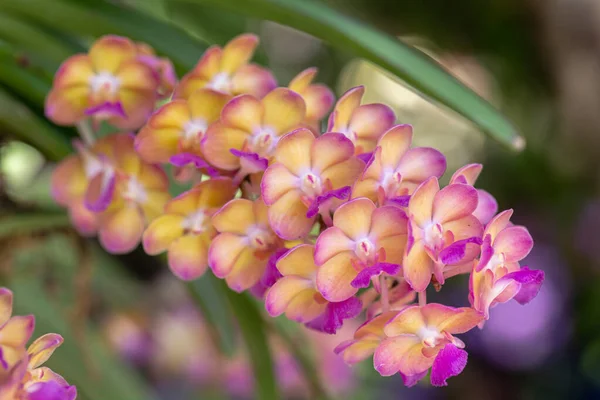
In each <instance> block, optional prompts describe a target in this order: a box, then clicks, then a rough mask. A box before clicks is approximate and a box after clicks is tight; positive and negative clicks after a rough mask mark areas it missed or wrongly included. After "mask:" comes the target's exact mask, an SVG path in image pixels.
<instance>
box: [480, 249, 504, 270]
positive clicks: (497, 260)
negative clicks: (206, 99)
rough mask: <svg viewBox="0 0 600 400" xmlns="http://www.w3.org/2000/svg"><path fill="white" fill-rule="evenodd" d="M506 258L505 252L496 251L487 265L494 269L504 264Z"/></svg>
mask: <svg viewBox="0 0 600 400" xmlns="http://www.w3.org/2000/svg"><path fill="white" fill-rule="evenodd" d="M505 260H506V257H504V253H494V255H493V256H492V257H491V258H490V261H488V263H487V265H486V266H485V267H486V268H489V269H491V270H492V271H494V270H495V269H496V268H497V267H499V266H501V265H503V264H504V262H505Z"/></svg>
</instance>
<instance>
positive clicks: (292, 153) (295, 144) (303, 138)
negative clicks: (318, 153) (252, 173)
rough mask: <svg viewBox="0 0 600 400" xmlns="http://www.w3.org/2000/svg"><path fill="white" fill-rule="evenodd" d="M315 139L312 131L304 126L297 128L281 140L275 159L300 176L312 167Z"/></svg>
mask: <svg viewBox="0 0 600 400" xmlns="http://www.w3.org/2000/svg"><path fill="white" fill-rule="evenodd" d="M317 140H318V139H317ZM315 141H316V140H315V136H314V135H313V133H312V132H311V131H309V130H308V129H304V128H301V129H297V130H295V131H293V132H291V133H289V134H287V135H285V136H284V137H282V138H281V140H279V142H278V143H277V149H276V150H275V159H276V160H277V161H278V162H280V163H281V164H283V165H285V167H286V168H287V169H288V170H290V171H291V172H292V173H293V174H295V175H297V176H299V175H301V174H302V173H303V172H307V171H308V170H309V169H310V166H311V165H310V164H311V162H310V161H311V145H312V144H313V142H315Z"/></svg>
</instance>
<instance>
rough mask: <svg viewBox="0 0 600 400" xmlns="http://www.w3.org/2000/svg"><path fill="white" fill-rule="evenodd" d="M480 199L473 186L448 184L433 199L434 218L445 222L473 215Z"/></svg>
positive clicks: (439, 221)
mask: <svg viewBox="0 0 600 400" xmlns="http://www.w3.org/2000/svg"><path fill="white" fill-rule="evenodd" d="M478 199H479V197H478V195H477V190H475V188H474V187H473V186H469V185H463V184H454V185H449V186H446V187H445V188H443V189H442V190H440V191H439V192H438V193H436V195H435V198H434V199H433V220H434V221H436V222H438V223H442V224H443V223H445V222H449V221H455V220H457V219H460V218H464V217H466V216H468V215H471V214H473V211H475V209H476V208H477V202H478Z"/></svg>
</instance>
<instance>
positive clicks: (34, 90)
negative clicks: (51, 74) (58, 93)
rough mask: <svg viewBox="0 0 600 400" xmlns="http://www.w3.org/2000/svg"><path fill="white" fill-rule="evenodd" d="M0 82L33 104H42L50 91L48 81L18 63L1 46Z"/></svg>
mask: <svg viewBox="0 0 600 400" xmlns="http://www.w3.org/2000/svg"><path fill="white" fill-rule="evenodd" d="M0 83H1V84H3V85H4V86H6V87H8V88H10V90H12V91H13V92H14V93H17V94H18V95H20V96H22V97H23V98H24V99H26V100H28V101H31V102H32V103H33V104H38V105H42V106H43V104H44V99H45V98H46V94H47V93H48V92H49V91H50V82H48V81H46V80H44V79H43V78H42V77H40V76H37V75H35V74H33V73H31V72H30V71H28V70H27V69H26V68H24V67H22V66H20V65H18V64H17V60H16V59H15V58H14V57H12V55H11V54H9V53H8V50H7V49H6V48H3V47H0Z"/></svg>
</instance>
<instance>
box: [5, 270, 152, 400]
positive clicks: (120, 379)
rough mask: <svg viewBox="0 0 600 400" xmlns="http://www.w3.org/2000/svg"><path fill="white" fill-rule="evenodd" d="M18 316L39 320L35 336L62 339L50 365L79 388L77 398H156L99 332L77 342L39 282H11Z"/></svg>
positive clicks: (24, 278)
mask: <svg viewBox="0 0 600 400" xmlns="http://www.w3.org/2000/svg"><path fill="white" fill-rule="evenodd" d="M10 287H11V289H12V290H13V291H14V293H15V314H21V315H22V314H34V315H35V316H36V330H35V336H36V337H37V336H40V335H42V334H45V333H48V332H54V333H58V334H60V335H62V336H63V337H64V339H65V342H64V344H63V345H62V346H61V347H60V348H59V349H58V350H57V351H56V352H55V353H54V355H53V356H52V358H51V359H50V361H49V362H48V363H47V365H48V366H49V367H51V368H53V369H54V370H55V371H56V372H58V373H59V374H61V375H63V376H64V377H65V379H67V380H68V381H69V383H71V384H73V385H76V386H77V390H78V392H79V396H78V398H80V399H86V400H107V399H127V400H149V399H153V398H154V397H153V396H152V395H151V392H150V390H149V389H148V388H147V387H146V386H145V384H144V383H143V381H142V379H141V377H140V376H139V375H138V374H137V373H135V372H134V371H133V370H132V369H131V368H130V367H127V366H126V365H125V364H123V363H121V362H119V361H118V360H117V359H116V358H115V357H114V355H113V354H112V353H111V352H110V351H109V350H108V349H107V348H106V347H105V346H104V344H103V342H102V340H101V337H100V335H99V334H98V332H94V331H92V330H90V329H87V330H86V333H85V336H84V337H83V338H80V342H78V338H77V336H76V335H75V334H74V332H73V331H72V329H71V327H70V326H69V324H68V323H67V318H65V317H66V316H65V315H64V310H61V309H60V307H58V306H57V305H56V304H55V302H54V301H53V300H52V299H50V298H49V297H48V296H47V295H46V294H45V292H44V289H43V287H42V284H41V282H40V280H39V279H33V278H32V277H31V276H29V277H27V276H19V277H16V278H15V279H13V280H12V281H11V284H10Z"/></svg>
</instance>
